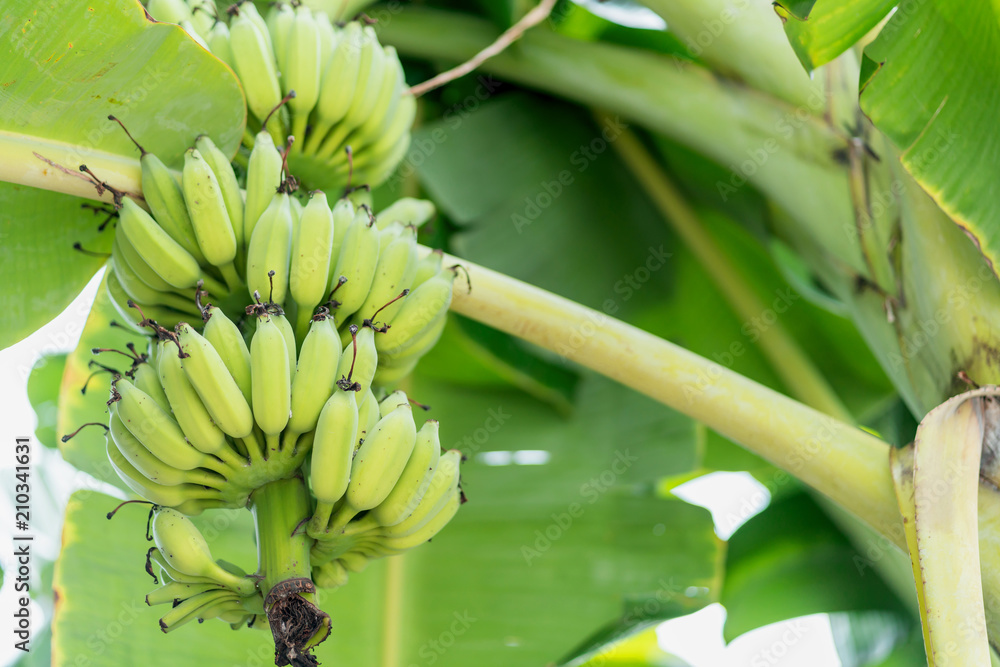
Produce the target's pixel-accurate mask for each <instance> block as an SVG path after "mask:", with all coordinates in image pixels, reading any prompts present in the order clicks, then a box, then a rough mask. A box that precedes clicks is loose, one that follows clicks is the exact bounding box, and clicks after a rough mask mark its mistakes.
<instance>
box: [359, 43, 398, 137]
mask: <svg viewBox="0 0 1000 667" xmlns="http://www.w3.org/2000/svg"><path fill="white" fill-rule="evenodd" d="M382 54H383V60H384V62H385V64H384V66H383V72H384V74H383V76H382V79H381V81H380V82H379V83H378V84H377V88H378V91H377V94H376V97H375V103H374V105H373V107H372V109H371V110H370V111H369V112H368V115H367V116H365V117H364V118H363V120H362V121H361V123H360V124H359V125H358V127H357V128H356V129H355V130H354V131H353V132H352V133H351V135H350V137H349V141H350V143H351V148H352V149H353V150H354V151H355V152H357V153H359V154H360V153H363V152H364V148H365V147H366V146H368V145H370V144H372V143H374V142H375V141H376V140H377V139H378V138H379V137H381V136H382V132H384V131H385V130H386V129H388V126H389V125H390V124H391V122H392V119H393V116H394V115H395V112H396V106H397V104H398V103H399V96H400V93H401V92H402V91H403V86H404V85H405V83H406V80H405V76H404V74H403V66H402V64H400V62H399V56H398V55H396V49H395V48H393V47H391V46H386V47H383V49H382Z"/></svg>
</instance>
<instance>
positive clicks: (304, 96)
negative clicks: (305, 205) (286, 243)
mask: <svg viewBox="0 0 1000 667" xmlns="http://www.w3.org/2000/svg"><path fill="white" fill-rule="evenodd" d="M147 10H148V11H149V13H150V15H151V16H152V17H153V18H154V19H156V20H158V21H164V22H168V23H177V24H179V25H180V26H182V27H183V28H184V29H185V30H186V31H187V32H188V33H189V34H191V36H192V37H193V38H194V39H195V40H196V41H198V42H199V43H201V44H202V45H203V46H205V48H207V49H209V50H210V51H211V52H212V53H213V54H215V55H216V56H218V57H219V58H220V59H221V60H223V61H224V62H226V63H227V64H228V65H229V66H230V67H232V68H233V70H234V71H235V72H236V74H237V75H238V76H239V78H240V80H241V82H242V83H243V88H244V90H245V92H246V97H247V107H248V110H249V111H250V115H251V117H252V121H251V123H252V124H253V125H255V128H254V129H264V128H266V131H267V132H268V133H269V135H270V137H271V138H272V143H274V144H278V145H281V144H283V143H284V142H285V138H286V136H287V135H288V134H289V133H290V134H291V135H292V136H293V137H295V143H294V145H293V147H292V154H291V160H292V165H293V167H294V169H295V171H296V173H300V174H301V175H302V176H303V177H304V178H305V179H306V181H307V182H309V183H310V184H312V185H314V186H316V187H321V188H323V189H326V190H329V189H334V188H340V187H344V186H345V185H349V184H350V182H351V181H352V180H353V181H355V182H361V183H368V184H370V185H373V186H375V185H378V184H379V183H381V182H382V181H384V180H385V179H386V178H387V177H388V176H389V175H390V174H391V173H392V172H393V170H394V169H395V168H396V166H397V165H398V164H399V162H400V161H401V160H402V159H403V157H404V155H405V154H406V151H407V149H408V148H409V145H410V128H411V127H412V126H413V120H414V118H415V116H416V111H417V103H416V99H415V98H414V97H413V96H412V95H410V94H407V92H406V91H407V86H406V80H405V77H404V74H403V68H402V65H401V64H400V62H399V57H398V56H397V54H396V51H395V49H393V48H392V47H383V46H382V45H381V44H379V42H378V38H377V37H376V35H375V31H374V29H373V28H372V27H371V26H368V25H362V24H361V23H359V22H349V23H347V24H346V25H338V24H335V23H333V22H332V21H331V19H330V17H329V16H328V15H327V14H326V13H325V12H313V11H312V10H310V9H309V8H308V7H306V6H304V5H301V4H299V3H283V2H277V3H273V4H272V6H271V9H270V10H269V11H268V12H267V16H266V17H262V16H261V15H260V14H259V13H258V12H257V10H256V8H255V7H254V5H253V3H252V2H249V1H243V2H239V3H237V4H235V5H233V6H232V7H230V9H229V11H228V14H229V17H228V18H229V24H228V25H227V24H226V23H224V22H223V21H222V18H223V17H217V16H216V15H215V12H214V11H213V10H212V9H211V3H206V2H204V0H150V1H149V2H148V3H147ZM293 92H294V96H292V93H293ZM286 96H289V97H290V98H289V99H288V100H287V105H285V106H284V107H283V108H281V109H279V111H278V113H277V114H276V115H275V117H274V118H273V119H272V120H271V121H270V122H269V123H268V122H265V121H266V120H267V118H268V116H270V115H271V112H272V110H274V109H275V108H276V107H278V106H279V104H280V103H281V102H282V100H283V99H285V98H286Z"/></svg>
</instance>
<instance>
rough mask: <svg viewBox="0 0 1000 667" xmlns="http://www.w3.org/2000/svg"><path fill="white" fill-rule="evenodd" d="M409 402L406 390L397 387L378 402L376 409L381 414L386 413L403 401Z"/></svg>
mask: <svg viewBox="0 0 1000 667" xmlns="http://www.w3.org/2000/svg"><path fill="white" fill-rule="evenodd" d="M409 402H410V399H409V398H407V396H406V392H405V391H402V390H401V389H397V390H396V391H394V392H391V393H389V394H388V395H387V396H386V397H385V398H383V399H382V400H381V401H379V402H378V411H379V412H380V413H382V414H383V415H387V414H389V413H390V412H392V411H393V410H395V409H396V408H398V407H399V406H401V405H403V404H404V403H409Z"/></svg>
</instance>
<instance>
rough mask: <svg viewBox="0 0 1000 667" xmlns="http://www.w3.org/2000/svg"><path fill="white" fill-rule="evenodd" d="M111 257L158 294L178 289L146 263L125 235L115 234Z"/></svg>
mask: <svg viewBox="0 0 1000 667" xmlns="http://www.w3.org/2000/svg"><path fill="white" fill-rule="evenodd" d="M111 257H112V258H113V259H114V262H115V264H117V265H124V266H125V267H126V268H128V269H130V270H131V272H132V273H133V274H135V276H136V277H137V278H138V279H139V280H141V281H142V282H143V283H145V284H146V285H147V286H149V288H150V289H154V290H156V291H157V292H172V291H174V290H175V289H176V288H175V287H174V286H173V285H171V284H170V283H168V282H167V281H166V280H164V279H163V278H161V277H160V274H158V273H157V272H156V271H154V270H153V267H151V266H150V265H149V264H147V263H146V260H144V259H143V258H142V257H141V256H140V255H139V253H138V251H137V250H136V249H135V248H134V247H133V246H132V244H131V243H129V240H128V237H126V236H125V235H124V234H115V238H114V241H112V244H111Z"/></svg>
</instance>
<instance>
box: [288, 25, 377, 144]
mask: <svg viewBox="0 0 1000 667" xmlns="http://www.w3.org/2000/svg"><path fill="white" fill-rule="evenodd" d="M364 40H365V35H364V32H363V31H362V28H361V25H360V24H359V23H355V22H352V23H348V24H347V25H346V26H345V27H344V29H343V30H342V31H341V34H340V39H339V40H338V41H337V46H336V47H335V48H334V50H333V53H332V54H331V56H330V60H329V63H328V64H327V67H326V69H325V70H324V71H323V79H322V81H321V82H320V86H319V98H318V99H317V101H316V107H315V111H314V123H313V128H312V132H311V134H310V135H309V138H308V140H307V141H306V143H305V146H304V148H303V151H304V152H305V153H308V154H314V153H316V152H317V150H319V148H320V146H321V145H322V143H323V139H324V138H325V137H326V135H327V133H328V132H329V130H330V128H331V127H333V126H334V124H335V123H338V122H340V120H341V119H343V117H344V115H345V114H347V111H348V109H349V108H350V106H351V101H352V100H353V99H354V95H355V93H354V91H355V89H356V88H357V86H358V85H359V73H360V71H361V53H362V50H363V49H362V45H363V44H364Z"/></svg>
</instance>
